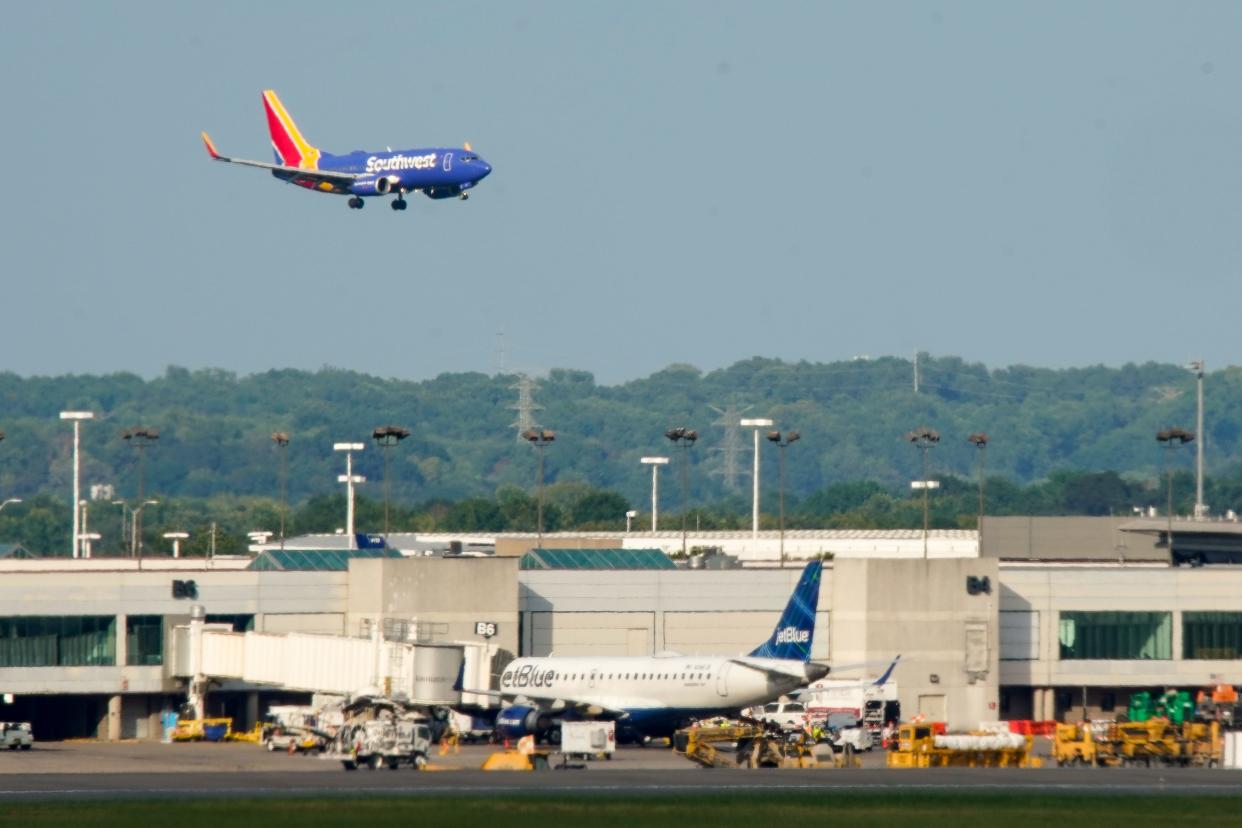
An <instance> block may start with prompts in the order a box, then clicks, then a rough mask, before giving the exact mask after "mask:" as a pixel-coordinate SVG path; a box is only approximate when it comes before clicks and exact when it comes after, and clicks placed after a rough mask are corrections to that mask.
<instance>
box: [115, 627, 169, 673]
mask: <svg viewBox="0 0 1242 828" xmlns="http://www.w3.org/2000/svg"><path fill="white" fill-rule="evenodd" d="M125 663H126V664H128V665H130V666H131V667H135V666H147V667H158V666H159V665H161V664H163V663H164V618H163V617H162V616H159V615H129V616H126V617H125Z"/></svg>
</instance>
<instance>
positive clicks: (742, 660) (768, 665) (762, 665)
mask: <svg viewBox="0 0 1242 828" xmlns="http://www.w3.org/2000/svg"><path fill="white" fill-rule="evenodd" d="M780 662H781V659H771V658H749V657H746V656H742V657H739V658H731V659H729V663H730V664H740V665H742V666H743V667H747V668H749V669H751V670H758V671H759V672H761V673H767V674H768V675H771V676H780V677H782V678H795V679H802V680H804V681H805V680H806V674H805V673H803V672H802V670H801V667H802V662H800V661H799V662H796V664H797V667H798V669H794V668H793V667H785V666H784V665H782V664H781V663H780Z"/></svg>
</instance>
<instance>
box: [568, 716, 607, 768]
mask: <svg viewBox="0 0 1242 828" xmlns="http://www.w3.org/2000/svg"><path fill="white" fill-rule="evenodd" d="M616 750H617V723H616V722H595V721H592V722H562V723H561V753H563V754H564V755H565V758H567V759H568V758H571V757H581V758H584V759H589V758H593V757H597V756H603V757H604V758H605V759H611V758H612V754H613V753H614V752H616Z"/></svg>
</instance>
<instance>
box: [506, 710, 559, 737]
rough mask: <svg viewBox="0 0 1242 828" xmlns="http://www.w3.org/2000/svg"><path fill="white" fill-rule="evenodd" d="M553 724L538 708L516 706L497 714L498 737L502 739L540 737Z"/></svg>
mask: <svg viewBox="0 0 1242 828" xmlns="http://www.w3.org/2000/svg"><path fill="white" fill-rule="evenodd" d="M551 723H552V722H551V720H550V719H549V718H548V717H547V715H546V714H542V713H540V711H539V710H538V709H537V708H534V707H529V706H527V705H524V704H515V705H511V706H510V707H506V708H505V709H504V710H502V711H500V712H499V713H497V714H496V736H497V737H498V738H501V739H521V738H522V737H523V736H538V735H539V734H540V733H541V732H543V731H544V730H547V729H548V726H549V725H551Z"/></svg>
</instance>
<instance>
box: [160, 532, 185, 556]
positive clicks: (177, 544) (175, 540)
mask: <svg viewBox="0 0 1242 828" xmlns="http://www.w3.org/2000/svg"><path fill="white" fill-rule="evenodd" d="M189 537H190V533H189V532H165V533H164V540H170V541H172V552H173V557H174V558H180V557H181V542H182V541H183V540H186V539H187V538H189Z"/></svg>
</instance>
